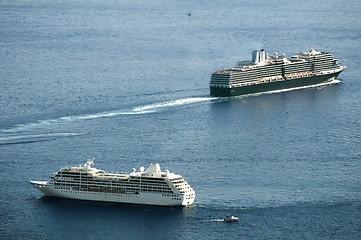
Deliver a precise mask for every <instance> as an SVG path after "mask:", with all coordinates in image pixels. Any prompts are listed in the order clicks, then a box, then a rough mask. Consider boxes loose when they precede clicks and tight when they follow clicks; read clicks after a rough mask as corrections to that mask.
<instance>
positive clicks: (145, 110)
mask: <svg viewBox="0 0 361 240" xmlns="http://www.w3.org/2000/svg"><path fill="white" fill-rule="evenodd" d="M215 99H217V98H216V97H192V98H184V99H176V100H171V101H165V102H160V103H154V104H148V105H143V106H137V107H134V108H132V109H129V110H127V109H118V110H113V111H109V112H100V113H92V114H85V115H73V116H63V117H60V118H56V119H48V120H39V121H37V122H33V123H26V124H19V125H16V126H15V127H13V128H10V129H1V130H0V132H3V133H16V132H20V131H25V130H30V129H35V128H42V127H46V126H49V125H55V124H66V123H69V122H77V121H84V120H92V119H99V118H114V117H118V116H122V115H142V114H149V113H156V112H160V111H164V110H166V109H171V108H176V107H179V106H184V105H190V104H196V103H202V102H207V101H211V100H215ZM0 139H1V138H0Z"/></svg>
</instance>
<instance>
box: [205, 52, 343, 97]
mask: <svg viewBox="0 0 361 240" xmlns="http://www.w3.org/2000/svg"><path fill="white" fill-rule="evenodd" d="M345 68H346V66H341V65H339V63H338V60H337V59H335V58H334V57H333V55H332V54H331V53H329V52H319V51H316V50H315V49H311V50H310V51H308V52H303V53H297V54H296V55H294V56H292V57H291V58H290V59H287V58H286V56H285V54H282V56H278V53H277V52H275V53H274V54H273V56H270V55H269V54H268V53H266V52H265V50H263V49H261V50H260V51H257V50H255V51H253V54H252V62H247V61H245V62H239V63H238V65H237V66H235V67H231V68H226V69H222V70H219V71H216V72H213V73H212V75H211V80H210V95H211V96H215V97H229V96H236V95H246V94H252V93H258V92H268V91H274V90H282V89H289V88H297V87H303V86H312V85H317V84H321V83H326V82H331V81H332V80H334V79H336V78H337V76H338V75H339V74H340V73H341V72H342V71H343V70H344V69H345Z"/></svg>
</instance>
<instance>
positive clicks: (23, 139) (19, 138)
mask: <svg viewBox="0 0 361 240" xmlns="http://www.w3.org/2000/svg"><path fill="white" fill-rule="evenodd" d="M79 135H83V133H45V134H29V135H9V136H3V137H0V145H7V144H18V143H29V142H39V141H47V140H51V139H57V138H61V137H72V136H79Z"/></svg>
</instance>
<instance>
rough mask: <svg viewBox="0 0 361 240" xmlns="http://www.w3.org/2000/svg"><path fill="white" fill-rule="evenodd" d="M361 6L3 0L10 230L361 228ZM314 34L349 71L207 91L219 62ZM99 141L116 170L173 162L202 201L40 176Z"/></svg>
mask: <svg viewBox="0 0 361 240" xmlns="http://www.w3.org/2000/svg"><path fill="white" fill-rule="evenodd" d="M188 12H191V13H192V15H191V16H188V15H187V14H188ZM360 13H361V2H360V1H339V0H336V1H327V0H321V1H317V2H315V1H280V0H276V1H265V0H260V1H243V0H240V1H233V0H230V1H228V0H227V1H203V0H198V1H194V0H185V1H173V2H172V1H163V0H158V1H139V0H132V1H128V0H122V1H111V0H105V1H97V0H92V1H82V0H71V1H41V0H40V1H25V0H18V1H6V0H4V1H0V54H1V61H0V164H1V170H2V171H1V174H0V183H1V185H2V186H1V188H0V238H1V239H25V238H27V239H64V238H69V239H122V238H125V237H126V238H130V239H145V238H147V239H226V238H232V237H233V238H237V239H360V238H361V147H360V146H361V118H360V113H361V79H360V66H361V52H360V49H361V34H360V33H361V22H360V21H359V18H360ZM310 47H315V48H316V50H321V51H330V52H332V53H333V54H334V56H335V57H336V58H338V59H339V61H340V63H341V64H345V65H347V67H348V68H347V69H346V70H345V71H344V72H343V73H342V74H341V75H340V77H339V81H335V82H334V83H333V84H329V85H323V86H317V87H312V88H306V89H299V90H293V91H283V92H273V93H266V94H255V95H250V96H242V97H232V98H214V97H211V96H209V79H210V73H211V72H212V71H215V70H217V69H220V68H224V67H229V66H232V65H234V64H235V63H236V62H237V61H240V60H249V59H250V58H251V52H252V50H254V49H260V48H264V49H266V51H268V52H270V53H272V52H273V51H277V52H278V53H279V54H282V53H285V54H286V56H288V57H290V56H291V55H292V54H295V53H296V52H301V51H307V50H309V48H310ZM93 157H94V158H95V167H97V168H100V169H104V170H107V171H114V172H118V171H119V172H130V171H131V169H132V168H133V167H135V168H137V169H139V167H140V166H145V167H147V166H148V165H149V164H150V163H151V162H159V163H160V166H161V168H162V169H163V170H165V169H169V170H170V171H171V172H176V173H179V174H181V175H182V176H183V177H184V178H185V179H186V180H187V181H188V182H189V183H190V185H191V186H192V187H193V188H194V189H195V191H196V200H195V203H194V204H193V205H192V206H190V207H185V208H171V207H154V206H138V205H130V204H115V203H100V202H87V201H76V200H66V199H54V198H46V197H43V195H42V193H40V192H39V191H38V190H36V189H35V188H33V187H32V186H31V185H30V184H29V183H28V181H29V180H46V179H48V178H49V177H50V175H51V174H52V173H53V172H56V171H57V170H58V169H59V168H60V167H63V166H71V165H79V164H83V163H84V162H85V161H86V160H87V159H89V158H93ZM228 214H232V215H235V216H238V217H239V218H240V222H238V223H225V222H223V221H222V218H223V217H224V216H225V215H228Z"/></svg>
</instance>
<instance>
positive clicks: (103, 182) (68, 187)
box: [30, 160, 195, 206]
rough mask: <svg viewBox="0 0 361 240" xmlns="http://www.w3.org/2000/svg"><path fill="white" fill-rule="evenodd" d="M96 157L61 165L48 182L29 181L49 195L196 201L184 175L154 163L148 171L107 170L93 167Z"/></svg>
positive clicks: (142, 201)
mask: <svg viewBox="0 0 361 240" xmlns="http://www.w3.org/2000/svg"><path fill="white" fill-rule="evenodd" d="M92 165H93V160H89V161H87V162H86V163H85V164H84V166H79V167H66V168H61V169H60V170H59V171H58V172H56V173H54V174H53V176H51V178H50V180H49V181H30V183H31V184H32V185H34V186H35V187H36V188H37V189H39V190H40V191H41V192H43V193H44V194H45V195H47V196H52V197H61V198H70V199H80V200H91V201H104V202H119V203H133V204H149V205H161V206H188V205H190V204H192V203H193V202H194V198H195V192H194V190H193V189H192V188H191V187H190V185H189V184H188V183H187V182H186V181H185V180H184V179H183V177H182V176H181V175H178V174H174V173H171V172H169V171H168V170H166V171H165V172H162V171H161V169H160V166H159V164H158V163H152V164H150V166H149V167H148V169H147V170H146V171H144V168H143V167H141V168H140V171H139V172H137V171H136V170H135V169H134V168H133V171H132V173H130V174H118V173H116V174H114V173H106V172H105V171H103V170H100V169H96V168H94V167H92Z"/></svg>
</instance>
